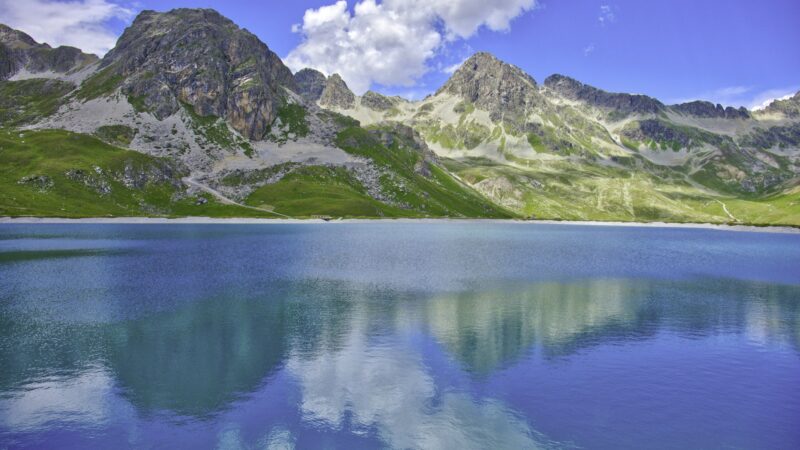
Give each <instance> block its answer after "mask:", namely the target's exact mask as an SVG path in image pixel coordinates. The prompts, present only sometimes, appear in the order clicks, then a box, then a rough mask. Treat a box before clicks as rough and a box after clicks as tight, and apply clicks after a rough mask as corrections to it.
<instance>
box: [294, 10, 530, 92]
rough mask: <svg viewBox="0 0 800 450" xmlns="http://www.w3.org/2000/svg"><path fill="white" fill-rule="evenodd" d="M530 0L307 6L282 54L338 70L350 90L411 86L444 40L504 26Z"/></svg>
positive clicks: (297, 63) (328, 71) (297, 61)
mask: <svg viewBox="0 0 800 450" xmlns="http://www.w3.org/2000/svg"><path fill="white" fill-rule="evenodd" d="M534 5H535V0H497V1H493V2H487V1H485V0H384V1H383V2H381V3H378V2H377V1H376V0H362V1H360V2H357V3H355V6H354V8H353V12H352V13H351V12H350V10H349V9H348V7H347V2H346V1H344V0H340V1H338V2H336V3H334V4H331V5H327V6H322V7H320V8H317V9H308V10H306V12H305V14H304V15H303V23H302V24H301V25H299V26H297V27H293V30H294V31H297V32H299V33H302V34H303V38H304V39H303V42H302V43H301V44H300V45H298V46H297V47H296V48H295V49H294V50H292V51H291V52H290V53H289V55H288V56H287V57H286V58H285V61H286V64H287V65H288V66H289V67H290V68H291V69H292V70H294V71H297V70H300V69H302V68H304V67H313V68H315V69H317V70H320V71H322V72H324V73H326V74H332V73H339V74H340V75H341V76H342V78H344V80H345V81H346V82H347V84H348V86H350V88H351V89H353V91H355V92H356V93H359V94H360V93H363V92H364V91H366V90H367V89H369V87H370V85H372V83H379V84H383V85H387V86H411V85H413V84H414V83H415V81H416V80H417V79H418V78H419V77H421V76H422V75H424V74H425V73H426V72H428V71H429V70H430V68H429V67H428V64H427V63H428V61H429V60H430V59H431V58H433V57H434V56H435V55H436V54H437V53H438V52H439V51H441V50H442V49H443V48H444V46H445V45H446V44H447V43H449V42H452V41H455V40H457V39H464V38H468V37H469V36H472V35H473V34H474V33H475V32H476V31H477V30H478V29H480V28H481V27H486V28H488V29H489V30H493V31H503V30H507V29H508V28H509V26H510V23H511V20H512V19H514V18H515V17H517V16H519V15H520V14H522V13H524V12H525V11H528V10H530V9H532V8H533V7H534Z"/></svg>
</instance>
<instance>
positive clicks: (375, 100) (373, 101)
mask: <svg viewBox="0 0 800 450" xmlns="http://www.w3.org/2000/svg"><path fill="white" fill-rule="evenodd" d="M398 101H399V100H398V99H397V98H390V97H387V96H385V95H381V94H379V93H377V92H375V91H367V92H365V93H364V95H362V96H361V104H362V105H363V106H366V107H367V108H369V109H373V110H375V111H386V110H389V109H392V108H394V107H395V105H396V104H397V103H398Z"/></svg>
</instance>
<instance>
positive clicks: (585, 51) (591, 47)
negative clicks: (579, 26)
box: [583, 42, 595, 56]
mask: <svg viewBox="0 0 800 450" xmlns="http://www.w3.org/2000/svg"><path fill="white" fill-rule="evenodd" d="M594 48H595V47H594V42H592V43H591V44H589V45H587V46H586V48H584V49H583V56H589V55H591V54H592V52H594Z"/></svg>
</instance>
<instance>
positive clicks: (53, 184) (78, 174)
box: [0, 129, 274, 217]
mask: <svg viewBox="0 0 800 450" xmlns="http://www.w3.org/2000/svg"><path fill="white" fill-rule="evenodd" d="M182 175H184V173H183V171H182V170H181V169H180V168H178V167H176V166H175V165H174V164H173V163H170V162H169V161H166V160H164V159H160V158H154V157H152V156H148V155H144V154H142V153H138V152H133V151H129V150H123V149H120V148H117V147H113V146H111V145H108V144H105V143H103V142H102V141H100V140H98V139H96V138H94V137H91V136H87V135H82V134H78V133H70V132H67V131H61V130H43V131H18V130H8V129H0V215H2V216H43V217H97V216H185V215H196V216H211V217H230V216H245V217H253V216H255V217H274V216H273V215H271V214H269V213H265V212H260V211H256V210H251V209H248V208H241V207H237V206H231V205H222V204H219V203H217V202H215V201H214V200H213V199H212V198H211V197H206V199H207V202H206V203H205V204H201V205H197V204H196V203H197V200H198V198H197V197H187V196H183V195H181V194H182V192H183V188H182V187H181V185H180V177H181V176H182Z"/></svg>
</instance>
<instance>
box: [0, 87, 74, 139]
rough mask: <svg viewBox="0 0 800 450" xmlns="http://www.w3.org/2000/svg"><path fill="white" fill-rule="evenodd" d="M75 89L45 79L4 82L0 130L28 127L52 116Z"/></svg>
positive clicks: (0, 101)
mask: <svg viewBox="0 0 800 450" xmlns="http://www.w3.org/2000/svg"><path fill="white" fill-rule="evenodd" d="M74 88H75V85H74V84H72V83H68V82H66V81H59V80H46V79H41V78H37V79H32V80H21V81H2V82H0V126H5V127H13V126H19V125H25V124H28V123H32V122H35V121H37V120H39V119H41V118H44V117H47V116H50V115H52V114H53V113H55V112H56V111H57V110H58V107H59V106H61V105H62V104H63V103H64V102H65V97H66V96H67V94H69V92H71V91H72V90H73V89H74Z"/></svg>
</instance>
